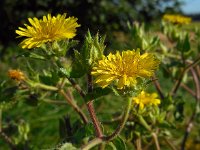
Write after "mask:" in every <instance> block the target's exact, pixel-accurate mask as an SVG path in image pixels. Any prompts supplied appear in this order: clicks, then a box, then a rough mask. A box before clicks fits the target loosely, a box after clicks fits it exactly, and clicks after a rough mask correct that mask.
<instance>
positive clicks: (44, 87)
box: [27, 81, 59, 91]
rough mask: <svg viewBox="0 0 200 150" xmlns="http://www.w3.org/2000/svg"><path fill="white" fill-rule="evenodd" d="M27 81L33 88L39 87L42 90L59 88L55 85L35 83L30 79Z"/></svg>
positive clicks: (56, 89)
mask: <svg viewBox="0 0 200 150" xmlns="http://www.w3.org/2000/svg"><path fill="white" fill-rule="evenodd" d="M27 83H28V84H29V85H30V86H31V87H34V88H41V89H44V90H50V91H58V90H59V89H58V88H57V87H55V86H50V85H46V84H42V83H36V82H32V81H27Z"/></svg>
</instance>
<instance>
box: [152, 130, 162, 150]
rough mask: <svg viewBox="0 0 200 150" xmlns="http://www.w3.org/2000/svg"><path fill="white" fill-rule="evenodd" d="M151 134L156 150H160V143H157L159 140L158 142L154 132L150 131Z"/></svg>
mask: <svg viewBox="0 0 200 150" xmlns="http://www.w3.org/2000/svg"><path fill="white" fill-rule="evenodd" d="M151 135H152V137H153V140H154V142H155V144H156V150H160V145H159V142H158V137H157V134H156V133H154V132H152V133H151Z"/></svg>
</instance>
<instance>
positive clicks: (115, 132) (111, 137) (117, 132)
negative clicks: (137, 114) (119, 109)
mask: <svg viewBox="0 0 200 150" xmlns="http://www.w3.org/2000/svg"><path fill="white" fill-rule="evenodd" d="M131 101H132V100H131V98H128V101H127V107H126V108H125V112H124V116H123V118H122V120H121V123H120V125H119V126H118V127H117V129H116V130H115V131H114V132H113V133H112V134H111V135H109V136H106V137H104V140H105V141H111V140H113V139H114V138H115V137H116V136H118V135H119V134H120V132H121V131H122V129H123V128H124V126H125V124H126V121H127V120H128V117H129V112H130V110H131Z"/></svg>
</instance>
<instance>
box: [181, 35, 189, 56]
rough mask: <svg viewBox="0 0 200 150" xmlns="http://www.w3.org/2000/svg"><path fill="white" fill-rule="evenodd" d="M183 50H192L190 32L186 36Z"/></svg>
mask: <svg viewBox="0 0 200 150" xmlns="http://www.w3.org/2000/svg"><path fill="white" fill-rule="evenodd" d="M182 50H183V52H187V51H189V50H190V39H189V35H188V34H186V36H185V39H184V42H183V48H182Z"/></svg>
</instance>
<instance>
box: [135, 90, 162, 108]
mask: <svg viewBox="0 0 200 150" xmlns="http://www.w3.org/2000/svg"><path fill="white" fill-rule="evenodd" d="M132 102H133V104H136V105H139V108H140V109H144V106H145V105H158V104H160V99H158V95H157V93H152V94H150V93H146V92H144V91H142V92H141V93H140V94H139V95H138V96H137V97H133V101H132Z"/></svg>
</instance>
